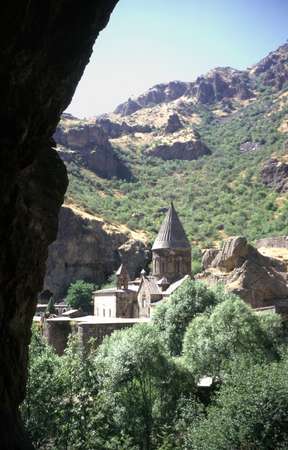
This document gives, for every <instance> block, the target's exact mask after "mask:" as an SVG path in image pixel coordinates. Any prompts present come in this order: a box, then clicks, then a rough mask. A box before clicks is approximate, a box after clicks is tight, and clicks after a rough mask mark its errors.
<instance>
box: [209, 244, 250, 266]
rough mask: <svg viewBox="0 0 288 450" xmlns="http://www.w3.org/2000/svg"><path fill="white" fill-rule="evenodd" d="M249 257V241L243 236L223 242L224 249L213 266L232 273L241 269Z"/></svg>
mask: <svg viewBox="0 0 288 450" xmlns="http://www.w3.org/2000/svg"><path fill="white" fill-rule="evenodd" d="M247 255H248V244H247V239H246V238H245V237H243V236H236V237H231V238H229V239H226V240H225V241H224V242H223V247H222V249H221V250H220V251H219V252H218V253H217V255H216V257H215V259H214V260H213V261H212V263H211V265H212V267H218V268H219V269H220V270H224V271H227V272H230V271H231V270H233V269H235V268H236V267H240V266H241V265H242V264H243V262H244V261H245V258H246V257H247Z"/></svg>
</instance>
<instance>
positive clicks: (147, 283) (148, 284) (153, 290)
mask: <svg viewBox="0 0 288 450" xmlns="http://www.w3.org/2000/svg"><path fill="white" fill-rule="evenodd" d="M142 284H143V285H144V288H145V290H147V291H148V292H149V293H150V295H151V296H153V295H157V296H159V295H162V292H161V290H160V289H159V287H158V286H157V283H156V280H155V279H154V278H152V277H143V278H142Z"/></svg>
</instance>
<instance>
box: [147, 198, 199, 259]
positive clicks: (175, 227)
mask: <svg viewBox="0 0 288 450" xmlns="http://www.w3.org/2000/svg"><path fill="white" fill-rule="evenodd" d="M165 248H167V249H175V250H181V249H190V248H191V246H190V243H189V241H188V239H187V236H186V234H185V231H184V228H183V225H182V223H181V222H180V220H179V217H178V214H177V212H176V210H175V208H174V206H173V203H171V206H170V208H169V210H168V211H167V214H166V217H165V219H164V221H163V223H162V225H161V227H160V230H159V233H158V236H157V237H156V239H155V242H154V244H153V247H152V250H160V249H165Z"/></svg>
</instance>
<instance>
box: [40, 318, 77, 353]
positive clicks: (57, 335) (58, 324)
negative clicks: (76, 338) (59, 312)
mask: <svg viewBox="0 0 288 450" xmlns="http://www.w3.org/2000/svg"><path fill="white" fill-rule="evenodd" d="M71 333H73V321H72V320H69V319H65V318H63V320H61V319H60V318H59V319H56V320H55V319H47V320H46V321H45V323H44V329H43V335H44V336H45V337H46V339H47V342H48V344H50V345H51V346H52V347H53V348H54V349H55V351H56V353H58V355H62V354H63V353H64V350H65V348H66V347H67V342H68V338H69V335H70V334H71ZM74 333H75V329H74Z"/></svg>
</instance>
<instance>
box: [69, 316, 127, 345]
mask: <svg viewBox="0 0 288 450" xmlns="http://www.w3.org/2000/svg"><path fill="white" fill-rule="evenodd" d="M133 325H135V323H134V322H132V321H131V322H118V323H108V322H107V323H97V324H96V323H85V322H82V323H79V325H78V336H79V339H80V342H81V344H82V346H83V348H84V349H85V350H87V349H88V348H89V340H90V339H91V338H93V339H95V342H96V345H97V346H98V345H100V344H101V343H102V341H103V339H104V337H105V336H110V335H111V334H112V333H113V331H116V330H122V329H123V328H128V327H132V326H133Z"/></svg>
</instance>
